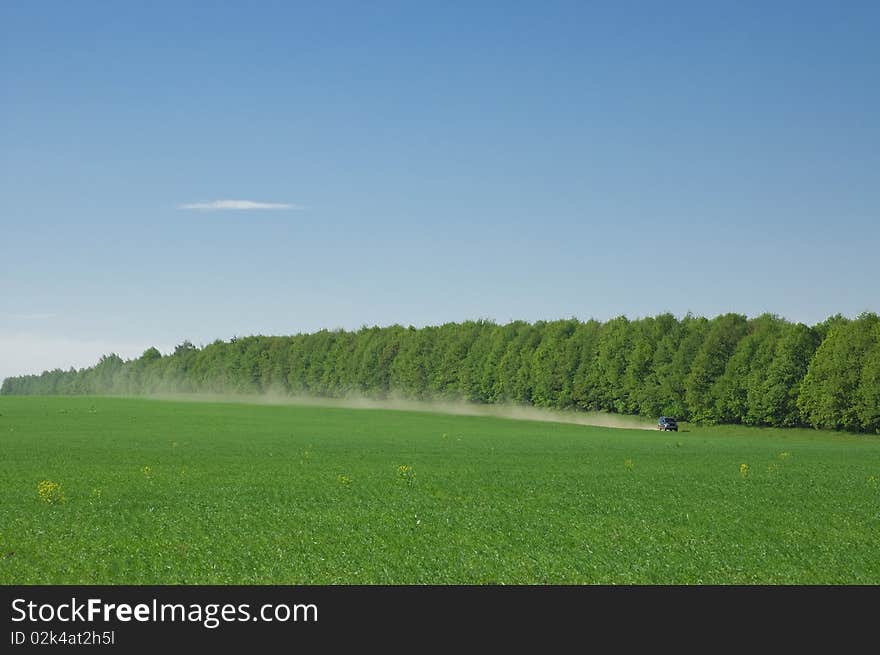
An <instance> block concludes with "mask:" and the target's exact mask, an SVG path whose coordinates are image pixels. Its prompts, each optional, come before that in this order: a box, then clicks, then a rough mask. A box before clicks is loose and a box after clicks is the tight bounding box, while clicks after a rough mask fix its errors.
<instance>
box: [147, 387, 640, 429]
mask: <svg viewBox="0 0 880 655" xmlns="http://www.w3.org/2000/svg"><path fill="white" fill-rule="evenodd" d="M146 397H147V398H152V399H155V400H174V401H184V402H215V403H242V404H248V405H304V406H312V407H337V408H344V409H363V410H377V409H378V410H382V409H385V410H389V409H390V410H397V411H404V412H428V413H435V414H453V415H458V416H491V417H494V418H504V419H511V420H516V421H540V422H548V423H573V424H575V425H589V426H594V427H603V428H622V429H628V430H656V429H657V426H656V424H654V423H651V422H649V421H648V420H647V419H645V418H642V417H639V416H624V415H621V414H609V413H607V412H578V411H563V410H553V409H545V408H541V407H530V406H524V405H511V404H494V405H483V404H476V403H468V402H464V401H457V402H456V401H449V400H413V399H411V398H395V397H390V398H385V399H376V398H367V397H364V396H356V395H349V396H344V397H340V398H326V397H318V396H290V395H286V394H274V393H263V394H214V393H167V394H166V393H159V394H150V395H148V396H146Z"/></svg>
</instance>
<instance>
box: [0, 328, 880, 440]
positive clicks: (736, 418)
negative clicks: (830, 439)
mask: <svg viewBox="0 0 880 655" xmlns="http://www.w3.org/2000/svg"><path fill="white" fill-rule="evenodd" d="M0 392H2V393H3V394H150V393H169V392H185V393H192V392H211V393H279V394H290V395H313V396H329V397H340V396H346V395H350V394H357V395H363V396H368V397H377V398H382V397H387V396H389V395H397V396H403V397H409V398H416V399H438V398H439V399H455V400H465V401H470V402H476V403H518V404H527V405H534V406H537V407H548V408H554V409H573V410H586V411H609V412H617V413H622V414H639V415H642V416H649V417H656V416H660V415H666V416H674V417H676V418H678V419H679V420H686V421H695V422H700V423H709V424H711V423H742V424H747V425H762V426H778V427H789V426H812V427H816V428H829V429H842V430H849V431H857V432H880V317H878V316H877V315H876V314H873V313H865V314H862V315H860V316H859V317H858V318H856V319H848V318H845V317H842V316H840V315H837V316H832V317H830V318H829V319H827V320H826V321H824V322H822V323H819V324H818V325H814V326H812V327H810V326H807V325H804V324H802V323H791V322H789V321H786V320H784V319H782V318H780V317H778V316H775V315H771V314H764V315H761V316H758V317H756V318H752V319H749V318H747V317H746V316H744V315H741V314H724V315H721V316H717V317H715V318H713V319H707V318H703V317H696V316H692V315H690V314H688V315H686V316H684V317H683V318H681V319H679V318H676V317H675V316H673V315H672V314H661V315H659V316H654V317H647V318H642V319H638V320H629V319H627V318H626V317H623V316H621V317H618V318H614V319H612V320H609V321H606V322H599V321H595V320H589V321H585V322H584V321H579V320H576V319H569V320H557V321H538V322H535V323H529V322H525V321H513V322H511V323H507V324H505V325H499V324H497V323H494V322H491V321H466V322H463V323H447V324H445V325H440V326H429V327H424V328H420V329H416V328H414V327H403V326H400V325H393V326H390V327H364V328H361V329H360V330H356V331H346V330H333V331H330V330H322V331H320V332H315V333H313V334H297V335H294V336H250V337H243V338H233V339H231V340H229V341H220V340H218V341H215V342H213V343H211V344H209V345H206V346H204V347H202V348H197V347H196V346H194V345H193V344H191V343H190V342H188V341H187V342H184V343H182V344H181V345H179V346H177V348H175V350H174V352H173V353H169V354H168V355H162V354H161V353H160V352H159V351H158V350H157V349H156V348H149V349H148V350H146V351H145V352H144V353H143V355H141V356H140V357H138V358H136V359H131V360H127V361H124V360H123V359H122V358H120V357H119V356H118V355H115V354H109V355H106V356H104V357H102V358H101V360H100V361H99V362H98V363H97V364H96V365H95V366H92V367H90V368H84V369H80V370H75V369H73V368H71V369H70V370H68V371H63V370H60V369H56V370H54V371H46V372H44V373H43V374H42V375H27V376H20V377H12V378H7V379H6V380H4V382H3V385H2V388H0Z"/></svg>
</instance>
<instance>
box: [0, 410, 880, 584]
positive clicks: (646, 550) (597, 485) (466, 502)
mask: <svg viewBox="0 0 880 655" xmlns="http://www.w3.org/2000/svg"><path fill="white" fill-rule="evenodd" d="M41 483H43V484H42V485H41ZM0 583H2V584H68V583H69V584H78V583H93V584H99V583H108V584H123V583H124V584H184V583H191V584H208V583H230V584H250V583H253V584H308V583H314V584H332V583H392V584H403V583H442V584H444V583H527V584H533V583H562V584H569V583H871V584H878V583H880V439H878V438H877V437H866V436H852V435H840V434H833V433H822V432H812V431H805V430H790V431H782V430H770V429H767V430H759V429H749V428H737V427H723V428H705V429H703V428H693V427H692V428H690V429H689V430H687V431H684V432H681V433H678V434H675V433H660V432H656V431H644V430H626V429H611V428H598V427H586V426H580V425H565V424H557V423H539V422H531V421H514V420H505V419H501V418H492V417H482V416H448V415H441V414H431V413H418V412H402V411H382V410H355V409H344V408H330V407H308V406H281V405H276V406H263V405H248V404H233V403H193V402H170V401H158V400H147V399H134V400H133V399H119V398H91V397H66V398H43V397H26V398H19V397H3V398H0Z"/></svg>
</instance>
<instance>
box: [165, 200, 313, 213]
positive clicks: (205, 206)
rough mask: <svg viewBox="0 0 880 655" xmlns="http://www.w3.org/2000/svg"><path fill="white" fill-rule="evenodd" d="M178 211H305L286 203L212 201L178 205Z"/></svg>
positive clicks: (298, 206) (299, 206)
mask: <svg viewBox="0 0 880 655" xmlns="http://www.w3.org/2000/svg"><path fill="white" fill-rule="evenodd" d="M177 208H178V209H195V210H197V211H204V212H210V211H224V210H242V209H304V208H303V206H302V205H291V204H289V203H286V202H254V201H253V200H212V201H211V202H187V203H184V204H182V205H177Z"/></svg>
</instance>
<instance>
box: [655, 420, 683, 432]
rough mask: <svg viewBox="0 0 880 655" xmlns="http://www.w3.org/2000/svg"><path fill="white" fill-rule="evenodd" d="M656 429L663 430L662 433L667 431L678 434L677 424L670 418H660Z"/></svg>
mask: <svg viewBox="0 0 880 655" xmlns="http://www.w3.org/2000/svg"><path fill="white" fill-rule="evenodd" d="M657 429H658V430H663V431H664V432H668V431H669V430H672V431H673V432H678V423H676V422H675V419H674V418H672V417H670V416H661V417H660V420H659V421H657Z"/></svg>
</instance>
